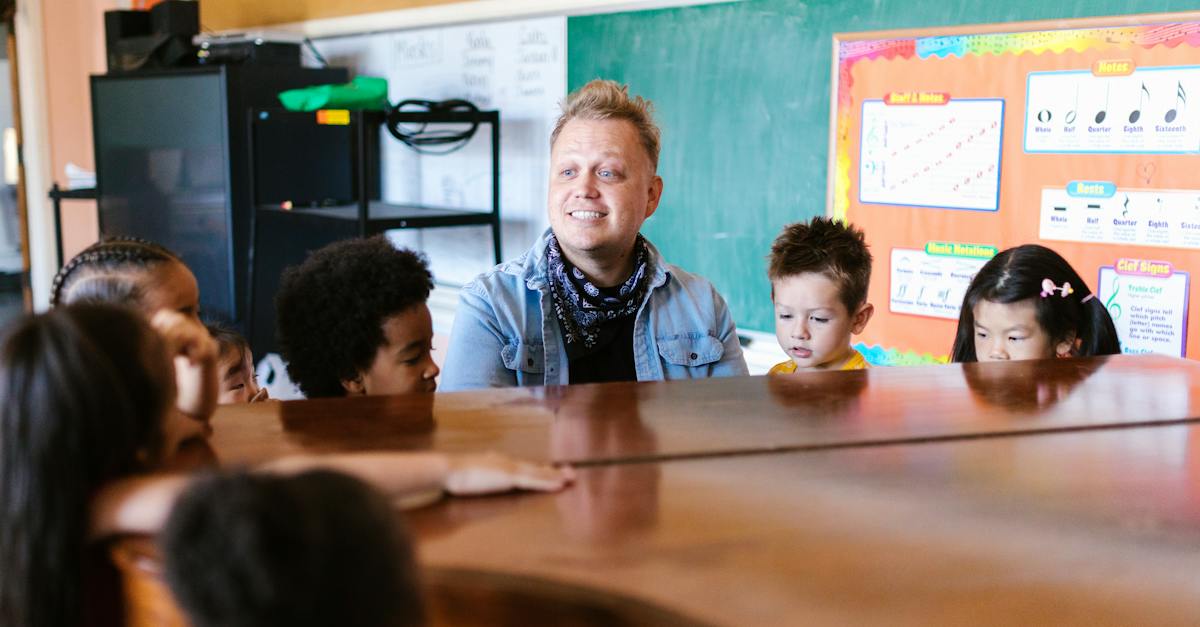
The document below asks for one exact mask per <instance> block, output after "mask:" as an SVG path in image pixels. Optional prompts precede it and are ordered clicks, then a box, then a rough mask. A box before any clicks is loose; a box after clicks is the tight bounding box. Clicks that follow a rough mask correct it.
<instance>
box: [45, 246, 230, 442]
mask: <svg viewBox="0 0 1200 627" xmlns="http://www.w3.org/2000/svg"><path fill="white" fill-rule="evenodd" d="M72 303H115V304H119V305H125V306H128V307H132V308H134V309H136V310H138V311H140V312H141V313H142V314H143V315H144V316H145V317H146V319H147V320H149V321H150V324H151V326H153V327H154V328H155V329H156V330H158V331H159V333H161V334H162V335H163V337H164V338H165V339H166V342H167V350H168V351H170V353H171V355H172V357H174V361H175V379H176V380H175V384H176V389H177V396H176V403H175V406H176V408H177V409H178V410H179V412H180V413H182V414H183V417H185V418H191V419H193V422H198V423H199V425H198V429H199V430H200V431H204V430H206V429H207V421H208V419H209V417H211V416H212V413H213V411H214V410H215V409H216V406H217V396H218V384H219V381H218V374H217V359H218V356H219V350H218V347H217V344H216V342H215V341H214V340H213V339H212V337H211V336H210V335H209V333H208V330H207V329H205V327H204V325H202V324H201V323H200V289H199V287H198V286H197V284H196V276H195V275H194V274H192V271H191V270H189V269H188V267H187V265H185V264H184V263H183V261H182V260H181V259H180V258H179V256H178V255H176V254H175V253H173V252H171V251H169V250H167V249H166V248H164V247H162V246H159V245H158V244H155V243H153V242H148V241H146V240H141V239H135V238H111V239H105V240H102V241H100V242H97V243H95V244H92V245H91V246H88V247H87V248H85V249H84V250H83V251H82V252H80V253H79V254H78V255H75V256H74V257H73V258H71V260H70V261H68V262H67V264H66V265H64V266H63V267H62V269H60V270H59V271H58V274H56V275H55V276H54V283H53V284H52V286H51V293H50V305H51V306H52V307H59V306H62V305H67V304H72ZM181 424H187V423H186V422H185V423H181ZM186 431H187V430H183V432H186Z"/></svg>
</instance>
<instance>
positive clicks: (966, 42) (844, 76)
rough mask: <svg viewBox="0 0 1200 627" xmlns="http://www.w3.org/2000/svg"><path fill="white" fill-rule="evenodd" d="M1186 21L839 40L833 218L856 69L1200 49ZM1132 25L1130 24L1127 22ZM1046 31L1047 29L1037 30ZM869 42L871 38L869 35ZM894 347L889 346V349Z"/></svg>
mask: <svg viewBox="0 0 1200 627" xmlns="http://www.w3.org/2000/svg"><path fill="white" fill-rule="evenodd" d="M1188 18H1189V19H1187V20H1185V21H1172V22H1170V23H1164V22H1165V19H1167V18H1164V17H1163V16H1154V17H1152V18H1148V19H1156V23H1154V24H1146V25H1114V26H1090V27H1082V28H1063V29H1047V30H1032V31H1021V32H1000V33H980V34H967V35H953V36H925V37H921V36H900V37H895V38H878V39H858V40H851V39H848V38H849V37H854V36H855V35H854V34H845V35H837V36H835V45H836V49H835V55H836V58H835V71H836V73H837V81H836V84H837V88H836V90H837V94H836V99H835V111H834V118H835V119H834V123H835V129H836V131H835V132H836V135H835V136H834V138H833V141H834V143H835V145H836V146H835V148H834V159H835V163H834V174H833V176H832V177H831V179H832V180H831V184H832V185H833V193H832V194H831V197H830V204H831V206H830V211H829V214H830V215H831V216H832V217H834V218H835V219H840V220H846V219H847V214H848V211H849V209H850V208H851V193H852V190H853V189H854V187H853V181H852V177H851V168H853V167H855V160H854V157H856V156H857V155H852V154H851V151H852V150H853V148H854V143H853V142H852V141H851V140H850V137H849V135H850V133H851V129H852V128H853V127H854V126H855V118H854V116H855V115H858V114H859V111H858V110H857V108H856V107H855V106H854V104H853V102H852V100H853V98H852V95H851V94H852V88H853V87H854V84H853V80H854V79H853V74H852V72H851V69H852V68H853V67H854V65H855V64H856V63H858V62H859V61H862V60H878V59H887V60H896V59H916V60H923V59H930V58H947V57H954V56H956V57H959V58H965V57H969V56H972V55H976V56H984V55H994V56H999V55H1008V54H1011V55H1023V54H1025V53H1032V54H1035V55H1041V54H1044V53H1047V52H1048V53H1052V54H1059V53H1063V52H1068V51H1074V52H1087V51H1107V50H1122V49H1125V50H1128V49H1132V48H1134V47H1141V48H1145V49H1149V48H1152V47H1158V46H1165V47H1168V48H1175V47H1177V46H1179V45H1180V44H1186V45H1188V46H1190V47H1193V48H1194V47H1200V21H1195V20H1194V14H1192V15H1189V16H1188ZM1127 19H1131V18H1127ZM1039 26H1040V27H1044V26H1045V24H1038V25H1034V27H1039ZM1006 27H1008V28H1019V27H1020V25H1007V26H1006ZM867 36H869V35H867ZM888 343H890V341H889V342H885V344H888ZM856 348H857V349H858V350H859V351H860V352H862V353H863V355H864V356H865V357H866V358H867V360H868V361H869V362H870V363H872V364H873V365H913V364H932V363H945V362H947V361H948V356H947V355H944V354H942V355H934V354H930V353H928V352H920V351H914V350H902V349H897V348H891V347H888V346H883V345H879V344H872V345H868V344H867V343H859V344H858V345H857V346H856Z"/></svg>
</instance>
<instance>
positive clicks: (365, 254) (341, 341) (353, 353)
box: [275, 235, 433, 398]
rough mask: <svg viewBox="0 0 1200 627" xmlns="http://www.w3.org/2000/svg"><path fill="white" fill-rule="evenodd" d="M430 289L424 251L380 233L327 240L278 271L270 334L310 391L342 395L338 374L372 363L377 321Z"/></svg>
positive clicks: (348, 375)
mask: <svg viewBox="0 0 1200 627" xmlns="http://www.w3.org/2000/svg"><path fill="white" fill-rule="evenodd" d="M432 289H433V276H432V275H431V274H430V273H429V266H428V264H427V263H426V261H425V258H424V257H423V256H422V255H420V254H419V253H415V252H413V251H410V250H404V249H397V248H396V247H395V246H393V245H392V243H391V242H390V241H388V239H387V238H386V237H384V236H382V235H376V236H375V237H371V238H368V239H353V240H346V241H341V242H336V243H333V244H330V245H328V246H326V247H324V248H322V249H320V250H318V251H316V252H314V253H313V254H312V255H311V256H309V258H308V259H307V260H305V262H304V263H302V264H300V265H299V266H293V267H290V268H288V269H286V270H284V272H283V277H282V279H281V280H280V285H279V293H278V294H277V295H276V296H275V311H276V319H277V325H276V329H275V332H276V335H277V338H278V340H279V347H280V352H281V353H282V354H283V359H284V360H285V361H286V362H287V364H288V376H289V377H291V379H292V381H293V382H294V383H295V384H297V385H299V386H300V390H301V391H302V392H304V395H305V396H307V397H309V398H317V397H323V396H344V395H345V393H346V392H345V390H344V389H343V388H342V383H341V382H342V381H344V380H351V379H354V378H355V377H356V376H358V374H359V373H360V372H362V371H365V370H367V369H368V368H370V366H371V363H372V362H373V361H374V360H375V353H376V351H378V350H379V347H380V346H382V345H383V344H384V341H385V339H384V336H383V323H384V321H386V319H387V318H389V317H391V316H394V315H396V314H399V313H401V312H403V311H405V310H407V309H408V308H410V307H413V306H415V305H421V304H423V303H424V302H425V300H426V299H428V298H429V292H430V290H432Z"/></svg>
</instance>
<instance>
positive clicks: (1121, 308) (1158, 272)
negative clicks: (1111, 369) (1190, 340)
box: [1100, 258, 1190, 357]
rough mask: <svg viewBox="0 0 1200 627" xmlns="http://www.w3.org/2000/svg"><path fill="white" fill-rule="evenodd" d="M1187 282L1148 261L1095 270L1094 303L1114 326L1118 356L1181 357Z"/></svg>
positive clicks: (1182, 274) (1165, 264)
mask: <svg viewBox="0 0 1200 627" xmlns="http://www.w3.org/2000/svg"><path fill="white" fill-rule="evenodd" d="M1189 278H1190V277H1189V274H1188V273H1187V272H1181V271H1179V270H1178V269H1176V268H1174V267H1173V266H1172V265H1171V264H1170V263H1169V262H1166V261H1154V260H1150V259H1126V258H1122V259H1118V260H1117V261H1116V263H1115V264H1113V265H1111V266H1103V267H1101V268H1100V302H1102V303H1103V304H1104V306H1105V307H1107V308H1108V313H1109V314H1110V315H1112V319H1113V323H1114V324H1116V326H1117V335H1118V336H1119V337H1120V339H1121V352H1122V353H1126V354H1140V353H1157V354H1161V355H1173V356H1176V357H1184V356H1185V355H1184V353H1185V352H1186V346H1187V317H1188V289H1189V287H1188V281H1189Z"/></svg>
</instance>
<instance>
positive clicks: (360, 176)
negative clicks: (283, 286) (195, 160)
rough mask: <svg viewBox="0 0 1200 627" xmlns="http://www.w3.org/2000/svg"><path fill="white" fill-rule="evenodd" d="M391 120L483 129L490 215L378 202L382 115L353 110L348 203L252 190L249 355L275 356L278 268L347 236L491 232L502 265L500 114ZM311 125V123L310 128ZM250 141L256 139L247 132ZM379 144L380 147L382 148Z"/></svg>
mask: <svg viewBox="0 0 1200 627" xmlns="http://www.w3.org/2000/svg"><path fill="white" fill-rule="evenodd" d="M280 115H285V116H306V115H307V116H314V115H315V114H313V113H298V112H283V111H277V110H257V111H254V112H252V113H251V117H250V124H251V126H252V127H253V125H254V124H255V123H256V121H257V120H260V119H265V117H264V116H280ZM392 117H393V119H395V120H397V121H398V122H400V123H403V124H428V125H436V124H479V125H481V126H483V125H486V126H487V127H489V129H490V136H491V161H492V176H491V183H492V194H491V196H492V206H491V208H490V209H457V208H449V207H437V206H427V205H400V204H392V203H385V202H382V201H380V200H378V199H377V198H372V196H378V179H377V177H378V176H379V172H378V169H377V168H376V167H375V166H377V165H378V163H379V155H378V153H377V151H378V150H379V148H378V142H377V141H374V139H375V138H377V137H379V134H380V132H381V130H382V125H383V124H384V122H385V115H384V113H383V112H381V111H352V112H350V113H349V124H348V125H349V126H351V127H352V128H351V136H352V141H351V146H350V155H351V156H350V157H349V159H350V160H351V161H352V163H351V168H350V170H351V176H352V179H353V186H354V198H355V200H354V202H351V203H339V204H335V205H332V206H316V207H304V206H294V207H292V208H285V207H284V206H281V203H279V202H278V199H271V201H269V202H264V199H263V198H262V195H260V194H259V191H258V189H254V188H252V190H251V193H252V197H253V198H254V199H255V203H256V205H255V212H254V222H253V224H252V226H251V230H252V236H251V241H252V242H253V245H252V248H251V253H250V259H251V268H252V270H251V272H252V274H251V279H250V283H251V286H252V290H253V293H252V295H251V299H250V300H251V305H250V321H251V325H250V335H249V338H250V342H251V345H252V347H253V349H254V351H255V353H256V354H265V353H266V352H275V351H276V350H277V346H276V343H275V338H274V329H275V324H274V315H275V312H274V305H273V302H274V295H275V292H276V291H277V289H278V285H279V278H280V274H281V273H282V272H283V269H284V268H286V267H288V266H291V265H295V264H298V263H301V262H302V261H303V260H304V258H305V257H306V256H307V254H308V253H309V252H311V251H312V250H315V249H317V248H320V247H322V246H324V245H326V244H329V243H332V242H334V241H337V240H340V239H347V238H350V237H367V236H371V235H376V234H378V233H383V232H385V231H390V230H394V229H430V228H446V227H463V226H487V227H490V228H491V235H492V251H493V256H494V259H495V262H496V263H497V264H498V263H500V262H501V260H502V254H501V247H500V113H499V112H498V111H478V112H433V113H429V112H401V113H396V114H393V116H392ZM313 123H314V124H315V123H316V122H315V121H314V122H313ZM251 137H255V134H254V132H253V128H252V130H251ZM389 140H390V137H386V136H385V138H384V139H383V141H389ZM255 143H256V141H255V140H252V141H251V142H250V147H251V155H250V163H251V164H252V167H254V169H255V170H254V172H253V175H252V176H251V181H252V186H253V185H256V184H257V182H259V181H260V180H261V179H260V177H259V173H258V169H259V167H260V165H259V163H260V160H259V159H258V158H257V155H255V153H254V151H255V149H256V146H255ZM428 158H430V159H453V158H455V157H454V155H453V154H449V155H430V156H428Z"/></svg>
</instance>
